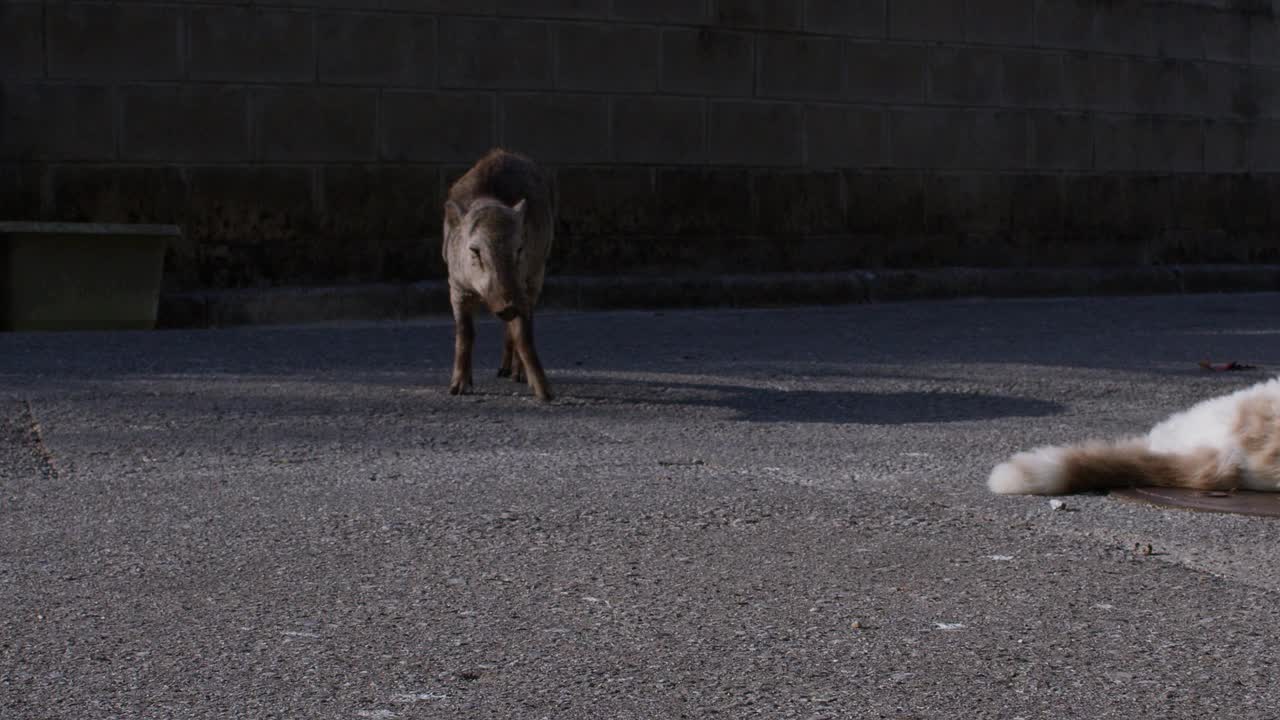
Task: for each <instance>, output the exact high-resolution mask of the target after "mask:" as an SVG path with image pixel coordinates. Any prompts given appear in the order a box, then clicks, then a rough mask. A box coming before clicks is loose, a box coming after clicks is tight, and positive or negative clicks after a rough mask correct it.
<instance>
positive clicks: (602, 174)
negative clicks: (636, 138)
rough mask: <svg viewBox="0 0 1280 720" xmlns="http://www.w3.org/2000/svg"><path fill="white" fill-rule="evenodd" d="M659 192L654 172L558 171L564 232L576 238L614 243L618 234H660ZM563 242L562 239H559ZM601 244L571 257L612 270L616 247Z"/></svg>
mask: <svg viewBox="0 0 1280 720" xmlns="http://www.w3.org/2000/svg"><path fill="white" fill-rule="evenodd" d="M657 199H658V198H657V188H656V184H655V180H654V175H653V171H652V170H650V169H648V168H623V167H609V168H598V167H597V168H591V167H567V168H561V169H559V170H557V171H556V210H557V217H558V218H559V221H560V229H561V230H562V231H563V232H564V233H566V234H568V235H574V236H579V237H582V236H586V237H587V238H596V239H597V240H598V239H599V237H600V236H606V237H607V238H609V239H610V240H612V239H613V238H616V237H617V236H620V235H621V236H626V235H649V234H653V233H655V232H657V228H658V214H657ZM557 239H558V238H557ZM614 245H615V243H614V242H609V243H608V244H605V243H601V242H596V243H587V244H581V243H579V244H577V245H576V246H575V252H574V253H573V254H574V255H578V256H581V255H582V254H584V253H593V257H591V258H587V257H574V258H571V259H572V260H573V261H574V262H575V263H579V262H580V261H588V262H585V263H582V264H585V265H589V266H595V267H600V266H608V265H609V264H610V263H608V262H607V256H608V254H609V253H610V252H611V251H612V248H613V247H614Z"/></svg>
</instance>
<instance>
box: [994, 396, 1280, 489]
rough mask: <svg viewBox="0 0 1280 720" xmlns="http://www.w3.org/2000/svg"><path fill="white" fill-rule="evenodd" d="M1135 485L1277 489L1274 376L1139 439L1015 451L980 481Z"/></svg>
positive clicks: (1279, 452) (1030, 485)
mask: <svg viewBox="0 0 1280 720" xmlns="http://www.w3.org/2000/svg"><path fill="white" fill-rule="evenodd" d="M1143 485H1148V486H1151V485H1154V486H1160V487H1176V488H1194V489H1198V490H1235V489H1243V490H1263V491H1280V378H1276V379H1272V380H1268V381H1266V382H1262V383H1258V384H1257V385H1253V386H1251V387H1247V388H1244V389H1242V390H1238V391H1236V392H1234V393H1231V394H1230V395H1221V396H1219V397H1215V398H1211V399H1209V400H1205V401H1204V402H1201V403H1199V404H1198V405H1194V406H1192V407H1191V408H1190V409H1188V410H1184V411H1182V412H1180V413H1177V414H1175V415H1173V416H1171V417H1170V418H1168V419H1167V420H1165V421H1164V422H1161V423H1160V424H1158V425H1156V426H1155V427H1154V428H1152V429H1151V432H1149V433H1147V434H1146V435H1145V436H1142V437H1133V438H1125V439H1121V440H1115V441H1109V442H1097V441H1095V442H1087V443H1082V444H1079V445H1068V446H1062V447H1042V448H1037V449H1035V450H1031V451H1029V452H1023V453H1018V454H1017V455H1014V456H1013V457H1011V458H1009V460H1008V461H1006V462H1004V463H1002V464H1000V465H998V466H996V468H995V469H994V470H992V471H991V477H990V478H988V479H987V487H989V488H990V489H991V491H992V492H996V493H1000V494H1003V495H1016V494H1025V495H1063V494H1067V493H1073V492H1079V491H1082V490H1097V489H1104V488H1116V487H1137V486H1143Z"/></svg>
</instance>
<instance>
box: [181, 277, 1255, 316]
mask: <svg viewBox="0 0 1280 720" xmlns="http://www.w3.org/2000/svg"><path fill="white" fill-rule="evenodd" d="M1276 290H1280V265H1186V266H1173V265H1169V266H1160V267H1117V268H940V269H930V270H874V271H873V270H858V271H850V272H831V273H776V274H758V275H653V276H646V275H623V276H618V277H575V276H561V277H548V278H547V283H546V288H545V290H544V292H543V298H542V302H541V307H544V308H558V309H573V310H603V309H623V308H676V307H777V306H786V305H823V304H844V303H866V302H891V301H905V300H938V299H947V298H982V297H988V298H1019V297H1053V296H1090V295H1162V294H1179V293H1208V292H1267V291H1276ZM448 311H449V292H448V287H447V285H446V283H445V282H444V281H431V282H420V283H414V284H410V285H389V284H377V285H352V286H342V287H325V288H272V289H262V290H222V291H211V292H199V293H180V294H168V295H163V296H162V297H161V298H160V312H159V323H158V324H159V326H160V327H166V328H193V327H228V326H234V325H276V324H293V323H310V322H341V321H354V320H388V319H404V318H411V317H420V316H423V315H433V314H442V313H447V312H448Z"/></svg>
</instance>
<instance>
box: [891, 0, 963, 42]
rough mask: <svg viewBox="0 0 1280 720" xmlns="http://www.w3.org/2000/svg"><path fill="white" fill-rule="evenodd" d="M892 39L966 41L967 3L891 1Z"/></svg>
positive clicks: (951, 0)
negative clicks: (965, 4) (965, 19)
mask: <svg viewBox="0 0 1280 720" xmlns="http://www.w3.org/2000/svg"><path fill="white" fill-rule="evenodd" d="M888 2H889V37H891V38H893V39H895V40H928V41H935V42H937V41H961V40H964V0H888Z"/></svg>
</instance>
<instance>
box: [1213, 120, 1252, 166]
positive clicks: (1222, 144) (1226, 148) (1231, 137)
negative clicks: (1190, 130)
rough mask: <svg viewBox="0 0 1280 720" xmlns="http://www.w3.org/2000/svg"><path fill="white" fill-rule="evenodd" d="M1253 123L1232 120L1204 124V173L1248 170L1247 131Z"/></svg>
mask: <svg viewBox="0 0 1280 720" xmlns="http://www.w3.org/2000/svg"><path fill="white" fill-rule="evenodd" d="M1251 127H1256V125H1255V124H1253V123H1240V122H1235V121H1232V120H1206V121H1205V122H1204V171H1205V172H1207V173H1236V172H1245V171H1247V170H1248V169H1249V147H1248V141H1249V132H1248V131H1249V129H1250V128H1251Z"/></svg>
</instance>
